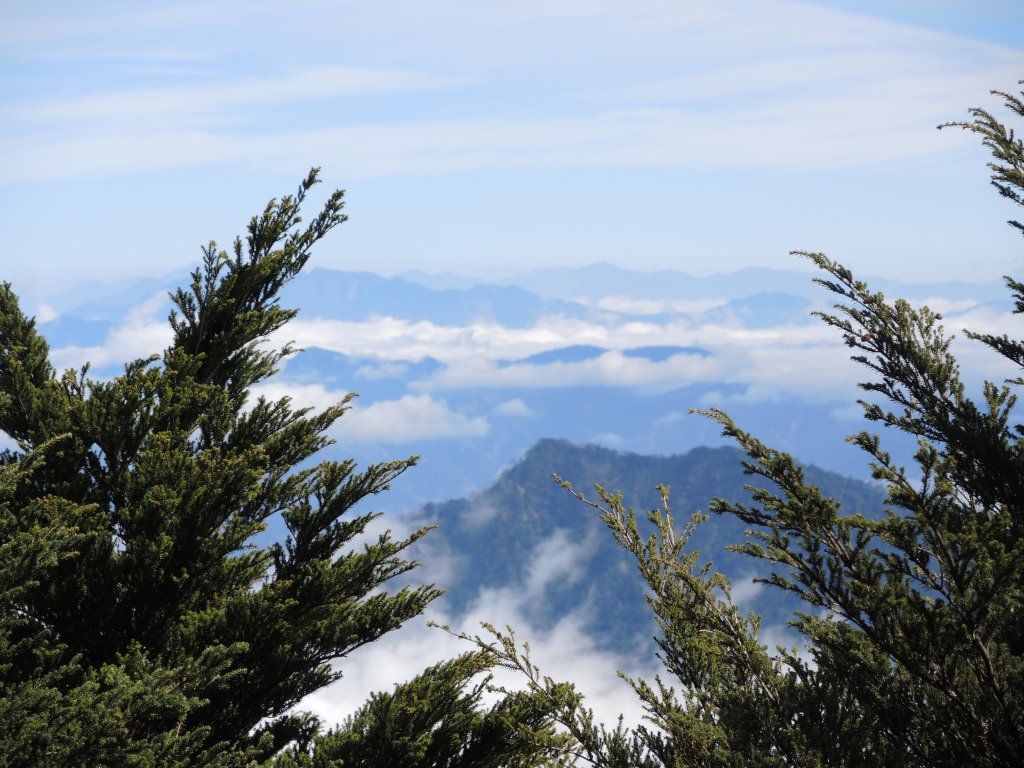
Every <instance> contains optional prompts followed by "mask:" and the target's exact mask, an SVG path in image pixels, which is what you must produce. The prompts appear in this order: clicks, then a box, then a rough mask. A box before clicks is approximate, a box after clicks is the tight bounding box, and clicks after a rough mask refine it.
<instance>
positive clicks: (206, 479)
mask: <svg viewBox="0 0 1024 768" xmlns="http://www.w3.org/2000/svg"><path fill="white" fill-rule="evenodd" d="M316 181H317V171H316V170H314V171H312V172H310V174H309V176H308V177H307V178H306V179H305V180H304V181H303V182H302V184H301V186H300V188H299V191H298V193H297V194H296V195H294V196H286V197H284V198H282V199H281V200H279V201H275V200H272V201H271V202H270V203H269V204H268V205H267V207H266V209H265V210H264V211H263V213H262V214H261V215H259V216H257V217H254V218H253V219H252V220H251V222H250V224H249V227H248V234H247V237H246V238H245V240H244V241H243V240H242V239H237V240H236V241H235V243H234V246H233V248H232V252H231V253H230V254H229V253H225V252H223V251H220V250H218V249H217V247H216V244H214V243H212V242H211V243H210V244H209V246H207V247H206V248H205V249H204V251H203V260H202V264H201V266H200V267H199V268H198V269H196V270H195V271H194V272H193V274H192V280H191V284H190V285H189V286H187V287H186V288H182V289H179V290H178V291H176V292H175V293H173V294H172V299H173V304H174V310H173V311H172V312H171V315H170V318H169V321H170V325H171V329H172V330H173V341H172V342H171V345H170V346H169V347H168V348H167V349H166V350H164V352H163V353H162V354H161V355H154V356H152V357H150V358H147V359H144V360H135V361H133V362H130V363H128V364H127V365H126V366H125V368H124V373H123V374H121V375H120V376H117V377H116V378H114V379H112V380H109V381H102V380H96V379H92V378H90V377H89V376H88V368H87V367H86V368H83V369H82V370H80V371H67V372H65V373H63V374H61V375H58V374H57V372H56V371H55V370H54V369H53V367H52V366H51V365H50V363H49V360H48V352H49V350H48V347H47V344H46V342H45V340H44V339H43V338H42V337H41V336H40V335H39V334H38V333H37V331H36V328H35V324H34V322H33V320H31V319H29V318H27V317H26V316H25V315H24V314H23V313H22V312H21V310H20V309H19V306H18V302H17V299H16V297H15V295H14V293H13V292H12V290H11V287H10V285H4V286H3V287H2V289H0V429H2V430H3V431H4V432H6V433H7V434H8V435H9V436H10V437H12V438H13V439H14V440H15V441H16V443H17V446H18V448H17V450H13V451H12V450H8V451H5V452H4V453H3V454H2V458H0V464H2V466H0V599H2V601H3V604H2V610H0V764H2V765H11V766H13V765H25V766H47V765H54V766H57V765H61V766H63V765H83V766H103V765H106V766H129V765H137V766H204V765H208V766H252V765H261V764H270V763H272V762H274V761H279V764H280V765H282V766H288V765H295V764H303V765H305V764H308V762H309V761H311V760H314V759H315V760H316V762H315V764H316V765H318V766H320V765H323V766H328V765H341V764H344V765H372V764H375V759H374V758H373V754H374V750H377V749H379V748H382V747H381V745H383V744H385V743H390V746H389V749H390V752H388V755H389V757H388V758H387V762H388V763H389V764H393V765H420V764H422V765H428V764H429V765H453V766H454V765H459V764H462V765H471V764H499V763H502V761H503V760H505V757H506V756H509V757H508V759H509V761H510V762H509V764H535V763H537V762H541V761H542V760H543V755H545V754H547V752H548V751H549V747H550V746H551V745H552V744H556V743H557V741H558V740H557V739H555V738H554V737H553V736H552V734H551V730H550V726H549V725H548V724H547V722H546V718H545V716H544V715H543V712H542V709H541V708H540V707H539V706H538V705H537V702H536V701H534V699H533V698H531V695H530V694H521V695H517V696H511V697H509V698H507V699H506V700H504V701H502V702H499V704H498V705H496V707H495V708H494V709H493V710H490V711H486V710H484V709H483V708H482V707H481V706H480V702H479V700H480V690H479V689H478V688H477V687H473V686H475V685H478V683H472V682H471V681H472V680H474V679H476V678H477V677H479V675H480V674H481V673H483V672H485V670H486V669H487V668H488V666H489V665H490V664H492V663H493V662H494V657H493V656H491V655H488V654H472V655H470V656H468V657H464V658H462V659H456V660H453V661H451V662H448V663H447V664H444V665H441V666H439V667H437V668H436V669H434V670H433V671H432V673H431V674H428V675H425V676H421V677H420V678H417V679H416V680H414V681H412V682H411V683H409V684H406V685H405V686H404V687H401V688H399V689H398V690H397V691H396V692H395V693H394V694H391V695H379V696H377V697H376V698H374V699H373V700H372V701H371V702H370V703H369V704H368V705H367V708H366V709H365V710H364V711H362V712H360V713H357V714H355V716H354V718H353V719H352V720H351V721H350V722H349V726H348V728H347V729H344V728H343V729H341V730H339V731H335V732H333V733H331V734H326V735H325V734H320V733H319V724H318V723H317V722H316V720H315V719H314V718H313V717H312V716H310V715H308V714H305V713H302V712H301V711H297V710H296V705H297V704H298V703H299V702H301V701H302V699H303V698H304V697H305V696H307V695H308V694H310V693H312V692H313V691H316V690H318V689H320V688H322V687H323V686H325V685H327V684H329V683H331V682H333V681H335V680H337V679H338V678H339V677H340V676H341V673H340V672H339V671H337V669H336V668H335V667H334V666H332V662H334V661H336V660H338V659H341V658H343V657H345V656H347V655H348V654H350V653H351V652H353V651H354V650H356V649H358V648H359V647H361V646H363V645H366V644H367V643H371V642H373V641H374V640H377V639H378V638H380V637H381V636H382V635H384V634H385V633H387V632H390V631H391V630H394V629H396V628H398V627H399V626H401V624H402V623H403V622H404V621H406V620H407V619H409V618H410V617H413V616H416V615H418V614H420V613H421V612H422V611H423V609H424V607H425V606H426V605H427V604H428V603H429V602H430V601H431V600H433V599H434V598H436V597H437V596H438V595H439V594H441V591H440V590H438V589H436V588H435V587H433V586H407V587H403V588H401V589H398V590H397V591H393V592H387V591H385V590H383V589H381V587H382V586H384V585H386V584H387V583H388V582H389V581H390V580H392V579H393V578H394V577H396V576H399V575H400V574H404V573H406V572H407V571H409V570H410V569H411V568H413V567H414V565H415V563H413V562H410V561H408V560H406V559H404V557H403V554H404V552H405V550H406V549H407V548H408V547H409V546H410V545H411V544H412V543H413V542H414V541H416V540H417V539H419V538H420V537H421V536H423V535H424V533H426V530H427V529H422V530H418V531H416V532H414V533H413V534H411V535H410V536H408V537H406V538H399V539H395V538H393V537H392V535H391V534H390V532H388V533H384V534H380V535H378V536H376V537H372V538H371V537H368V534H367V526H368V525H369V523H370V522H371V521H372V520H373V519H374V518H375V517H376V515H375V514H374V513H372V512H367V511H357V510H356V509H355V506H356V504H357V503H358V502H360V501H362V500H364V499H366V498H367V497H370V496H372V495H373V494H376V493H379V492H381V491H383V490H385V489H386V488H387V487H388V484H389V483H390V482H392V481H393V480H394V479H395V478H397V477H398V476H399V475H400V474H401V473H403V472H404V471H405V470H407V469H408V468H409V467H411V466H412V465H413V464H414V463H415V461H416V459H415V457H414V458H409V459H402V460H398V461H392V462H386V463H382V464H376V465H373V466H370V467H367V468H366V469H363V470H362V471H360V470H358V469H357V468H356V465H355V463H354V462H353V461H350V460H345V461H321V462H320V463H318V464H313V463H312V462H311V461H310V460H311V459H313V458H314V457H315V456H316V454H317V453H318V452H320V451H321V450H322V449H323V448H325V447H326V446H327V445H328V444H329V443H330V442H331V440H330V439H329V438H328V437H327V435H326V431H327V430H328V429H329V428H330V427H331V425H332V424H334V422H335V421H336V420H337V419H339V418H340V417H341V416H342V415H343V414H344V412H345V411H346V408H347V400H346V401H343V402H341V403H339V404H337V405H335V406H333V407H330V408H326V409H324V410H323V411H321V412H319V413H313V412H311V411H310V410H309V409H303V408H294V407H293V406H292V404H291V403H290V401H289V399H288V398H283V399H281V400H277V401H274V400H268V399H266V398H264V397H262V396H260V397H256V398H253V396H252V394H251V390H252V387H253V386H255V385H257V384H259V383H260V382H262V381H264V380H266V379H267V378H268V377H269V376H271V375H273V374H274V372H275V369H276V366H277V365H278V364H279V363H280V361H281V360H282V359H283V358H284V357H285V356H286V355H288V354H291V353H292V352H294V351H295V350H294V349H292V348H291V347H290V346H285V347H284V348H282V349H268V348H267V345H266V344H265V342H266V341H267V338H268V336H269V335H271V334H273V333H274V332H275V331H278V330H279V329H281V328H282V327H283V326H284V325H285V324H286V323H287V322H288V320H290V319H291V318H292V317H294V315H295V314H296V310H293V309H285V308H282V307H281V306H280V304H279V301H278V297H277V294H278V291H279V289H280V288H281V287H282V286H283V285H284V284H285V283H286V282H287V281H288V280H290V279H291V278H292V277H294V276H295V275H296V274H297V273H298V271H299V270H300V269H302V267H303V266H304V265H305V263H306V262H307V260H308V259H309V256H310V249H311V248H312V246H313V245H314V244H316V243H317V242H318V241H319V240H320V239H321V238H322V237H323V236H324V235H325V234H327V233H328V232H329V231H330V230H331V229H333V228H334V227H335V226H337V225H338V224H340V223H341V222H343V221H344V220H345V216H344V214H343V213H342V204H343V198H342V193H341V192H340V191H337V192H334V193H333V194H332V195H330V197H329V198H328V200H327V202H326V204H325V205H324V207H323V209H322V211H321V212H320V213H319V214H318V215H317V216H316V217H315V218H314V219H313V220H312V221H311V222H310V223H309V224H308V225H305V226H303V225H302V224H301V219H300V217H299V208H300V205H301V204H302V203H303V201H304V198H305V197H306V194H307V192H308V191H309V190H310V188H311V187H312V186H313V185H314V184H315V183H316ZM273 516H280V519H281V520H282V521H283V523H284V526H285V527H286V528H287V536H286V538H285V539H284V540H283V541H280V542H278V543H274V544H271V545H269V546H257V545H256V544H255V543H254V537H256V536H257V535H258V534H260V533H261V532H263V531H264V530H265V529H266V527H267V523H268V520H270V519H271V518H272V517H273ZM388 702H391V706H390V709H388V706H389V705H388ZM385 709H388V712H387V714H386V716H385V715H384V714H382V712H383V710H385ZM526 710H529V711H530V712H532V714H526ZM519 714H523V716H522V717H519ZM417 729H419V730H418V731H417ZM403 735H404V737H405V738H404V741H403V740H402V738H398V737H401V736H403ZM393 737H394V739H395V740H394V742H393V743H392V742H391V741H390V740H392V738H393ZM428 742H429V743H428ZM318 744H322V745H323V748H322V749H320V748H318V747H317V745H318ZM283 750H284V751H283ZM321 752H322V754H321ZM356 755H361V757H358V759H357V758H356V757H354V756H356ZM474 755H486V756H488V760H490V763H488V762H487V761H485V760H481V761H480V762H479V763H476V762H475V758H474V757H473V756H474ZM460 760H461V761H462V762H460ZM467 760H468V762H467ZM513 761H523V762H522V763H520V762H513ZM376 764H382V763H380V762H379V761H377V762H376Z"/></svg>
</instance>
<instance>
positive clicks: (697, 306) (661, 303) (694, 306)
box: [584, 294, 727, 315]
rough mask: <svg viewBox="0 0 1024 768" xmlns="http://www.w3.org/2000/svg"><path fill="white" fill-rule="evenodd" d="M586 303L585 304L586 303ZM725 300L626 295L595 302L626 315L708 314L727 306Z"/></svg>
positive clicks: (604, 307) (601, 306) (608, 297)
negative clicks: (644, 297)
mask: <svg viewBox="0 0 1024 768" xmlns="http://www.w3.org/2000/svg"><path fill="white" fill-rule="evenodd" d="M584 303H585V302H584ZM726 303H727V302H726V300H725V299H713V298H708V299H677V300H667V299H635V298H633V297H632V296H626V295H624V294H615V295H612V296H605V297H603V298H601V299H599V300H598V301H597V302H595V305H596V306H597V307H600V308H601V309H607V310H609V311H611V312H619V313H621V314H624V315H660V314H664V313H675V314H691V313H699V312H707V311H708V310H709V309H714V308H715V307H720V306H722V305H723V304H726Z"/></svg>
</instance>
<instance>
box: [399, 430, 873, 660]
mask: <svg viewBox="0 0 1024 768" xmlns="http://www.w3.org/2000/svg"><path fill="white" fill-rule="evenodd" d="M742 459H743V455H742V453H741V452H740V451H739V450H737V449H735V448H731V447H722V448H695V449H693V450H691V451H689V452H687V453H685V454H682V455H676V456H667V457H664V456H642V455H638V454H635V453H627V452H622V451H614V450H610V449H607V448H602V447H599V446H593V445H590V446H581V445H574V444H572V443H569V442H567V441H564V440H541V441H539V442H538V443H537V444H536V445H534V446H533V447H532V448H531V449H530V450H529V451H527V453H526V454H525V455H524V456H523V457H522V459H521V460H519V461H518V462H516V463H515V464H514V465H512V466H511V467H509V468H508V469H507V470H505V471H504V472H503V473H502V474H501V476H500V477H499V478H498V479H497V480H496V481H495V482H494V483H493V484H491V485H490V486H488V487H487V488H486V489H484V490H482V491H480V492H479V493H476V494H474V495H473V496H471V497H469V498H466V499H459V500H453V501H447V502H442V503H431V504H427V505H425V506H424V507H423V508H422V509H420V510H419V511H418V512H416V513H415V514H414V515H413V516H412V517H411V518H410V520H409V522H410V524H413V525H418V524H424V525H426V524H436V525H437V526H438V530H436V531H432V532H431V533H430V534H428V536H427V537H426V538H425V539H423V540H422V541H421V543H420V544H418V545H417V546H418V547H420V548H419V552H418V553H417V557H418V559H420V560H422V561H423V563H424V566H423V568H421V569H419V570H418V571H416V573H415V574H414V575H415V577H416V578H417V579H428V580H430V579H431V578H435V579H437V581H438V582H439V585H440V586H444V587H446V588H447V589H448V593H447V595H446V596H445V597H444V598H442V601H443V603H442V604H443V605H444V607H445V609H446V610H447V611H450V612H453V613H455V614H459V613H461V612H464V611H466V610H467V609H468V608H470V606H471V605H472V604H473V603H474V601H476V600H479V599H481V597H480V596H481V595H482V594H483V595H486V594H487V590H489V589H492V590H493V589H498V588H501V587H505V586H508V585H513V586H514V585H522V588H523V589H531V588H533V589H537V588H538V586H537V585H536V584H534V585H533V587H531V586H530V582H531V580H533V581H534V582H536V579H537V578H538V577H537V569H538V567H540V568H542V569H543V568H548V567H551V566H550V563H548V562H541V563H538V559H539V558H540V559H557V558H559V557H562V558H564V562H562V563H561V564H560V565H559V567H560V568H561V569H562V570H561V571H560V572H559V574H558V576H557V577H555V578H550V579H549V580H548V582H547V583H545V584H543V589H542V591H539V592H538V594H537V596H536V597H537V599H536V600H535V601H533V603H532V607H531V609H530V610H531V615H529V619H530V622H531V624H532V625H533V626H537V627H541V628H545V627H550V626H551V625H553V624H554V623H556V622H558V621H559V620H560V619H562V618H563V617H565V616H566V614H568V613H570V612H572V611H575V610H578V609H579V608H581V607H583V606H587V607H588V608H589V610H588V613H589V614H590V615H591V617H592V618H591V626H590V627H589V628H588V629H589V630H591V631H592V632H593V634H594V636H595V637H598V638H600V641H601V643H602V644H605V645H606V646H607V647H608V648H609V649H611V650H615V651H617V652H620V653H624V654H625V653H629V652H630V651H631V650H635V649H636V648H637V647H638V646H639V645H643V644H644V643H646V642H649V641H650V638H651V636H652V634H653V631H654V627H653V624H652V622H651V616H650V612H649V611H648V609H647V606H646V603H645V601H644V599H643V584H642V581H641V580H640V578H639V574H638V573H637V572H636V568H635V565H634V563H633V562H632V559H631V556H629V555H628V554H627V553H626V552H625V551H623V550H621V549H620V548H619V547H618V546H617V545H616V544H615V542H614V540H613V538H612V535H611V533H610V532H609V531H608V530H607V529H606V528H605V526H604V524H603V523H601V522H600V521H599V519H598V513H597V512H596V511H595V510H594V509H592V508H590V507H588V506H587V505H584V504H582V503H581V502H579V501H578V500H577V499H576V498H574V497H573V496H572V495H570V494H569V493H568V492H567V491H565V490H564V489H562V488H560V487H559V486H558V485H556V483H555V482H554V481H553V480H552V477H551V473H552V472H556V473H558V474H559V475H560V476H561V477H563V478H564V479H566V480H569V481H570V482H572V484H573V486H574V488H575V489H576V490H577V491H583V492H584V493H586V495H587V496H588V497H591V498H594V499H595V500H596V496H597V494H596V493H595V492H594V490H593V488H594V483H600V484H601V485H602V487H604V488H606V489H608V490H610V491H613V492H614V491H620V492H621V493H622V494H623V497H624V500H625V502H626V503H627V504H629V505H630V506H632V507H633V508H634V509H636V511H637V516H638V518H641V519H645V518H644V513H645V511H646V510H649V509H651V508H654V507H657V506H658V505H659V502H660V497H659V494H658V491H657V490H656V486H657V485H658V484H659V483H664V484H667V485H669V486H670V487H671V506H672V509H673V514H674V515H675V518H676V521H677V523H678V526H679V527H680V528H681V527H682V526H684V525H685V524H686V522H687V520H688V519H689V516H690V514H691V513H692V512H694V511H696V510H697V509H705V510H706V509H707V506H708V502H709V501H710V500H711V499H712V498H713V497H715V496H718V497H722V498H725V499H729V500H732V501H740V500H743V501H749V499H750V494H749V492H748V491H747V490H746V489H745V488H744V486H745V485H746V484H747V483H751V482H753V480H752V478H751V477H750V476H748V475H745V474H744V472H743V469H742V466H741V463H740V462H741V460H742ZM806 472H807V478H808V480H809V481H810V482H812V483H814V484H816V485H818V486H819V487H820V488H821V489H822V491H823V492H824V493H825V494H826V495H828V496H832V497H833V498H835V499H837V500H840V501H841V502H842V504H843V512H844V513H848V514H852V513H853V512H855V511H856V512H861V513H863V514H865V515H868V516H875V515H877V514H879V512H880V510H881V508H882V498H883V494H882V492H881V490H880V489H878V488H877V487H876V486H873V485H869V484H867V483H863V482H860V481H857V480H851V479H849V478H845V477H842V476H840V475H837V474H834V473H831V472H825V471H822V470H819V469H817V468H814V467H808V468H807V470H806ZM762 482H763V481H762ZM742 541H744V525H743V524H742V523H740V522H739V521H737V520H735V519H734V518H732V517H729V516H713V517H712V518H711V519H709V520H708V521H706V522H705V523H703V524H702V525H701V526H700V527H699V528H698V529H697V533H696V534H695V535H694V537H693V539H692V540H691V547H692V548H696V549H699V550H700V551H701V553H702V557H703V559H704V560H705V561H707V560H710V561H712V562H713V563H714V567H715V569H716V570H719V571H721V572H723V573H725V574H726V575H728V576H730V577H731V578H732V579H734V580H744V581H745V582H746V587H745V589H744V590H741V591H739V592H737V597H738V599H739V600H742V603H741V605H742V607H743V608H744V609H750V608H754V609H756V610H758V612H759V613H761V614H763V615H764V616H765V624H766V625H772V624H774V625H781V624H784V622H785V621H786V619H787V618H789V616H790V615H791V612H792V609H793V607H794V603H793V601H792V600H791V599H788V598H787V597H786V596H785V595H783V593H781V592H779V591H778V590H775V589H771V588H765V589H763V590H760V591H757V588H756V587H751V585H750V583H749V578H750V576H752V575H755V574H761V575H763V574H765V573H766V569H765V567H764V566H763V564H761V563H759V562H758V561H754V560H751V559H750V558H748V557H745V556H741V555H737V554H735V553H732V552H727V551H726V549H725V548H726V546H728V545H730V544H738V543H740V542H742ZM755 591H756V594H753V596H752V597H750V596H749V595H751V594H752V593H754V592H755ZM744 595H747V597H745V596H744ZM483 599H486V598H483ZM486 610H487V607H486V605H485V606H482V607H481V611H482V612H483V613H485V614H486Z"/></svg>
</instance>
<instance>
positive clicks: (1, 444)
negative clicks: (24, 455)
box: [0, 429, 18, 451]
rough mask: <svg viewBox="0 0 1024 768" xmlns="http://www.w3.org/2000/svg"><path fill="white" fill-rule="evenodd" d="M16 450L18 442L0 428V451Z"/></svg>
mask: <svg viewBox="0 0 1024 768" xmlns="http://www.w3.org/2000/svg"><path fill="white" fill-rule="evenodd" d="M16 450H18V442H17V441H16V440H15V439H14V438H13V437H11V436H10V435H8V434H7V433H6V432H4V431H3V430H2V429H0V451H16Z"/></svg>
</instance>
